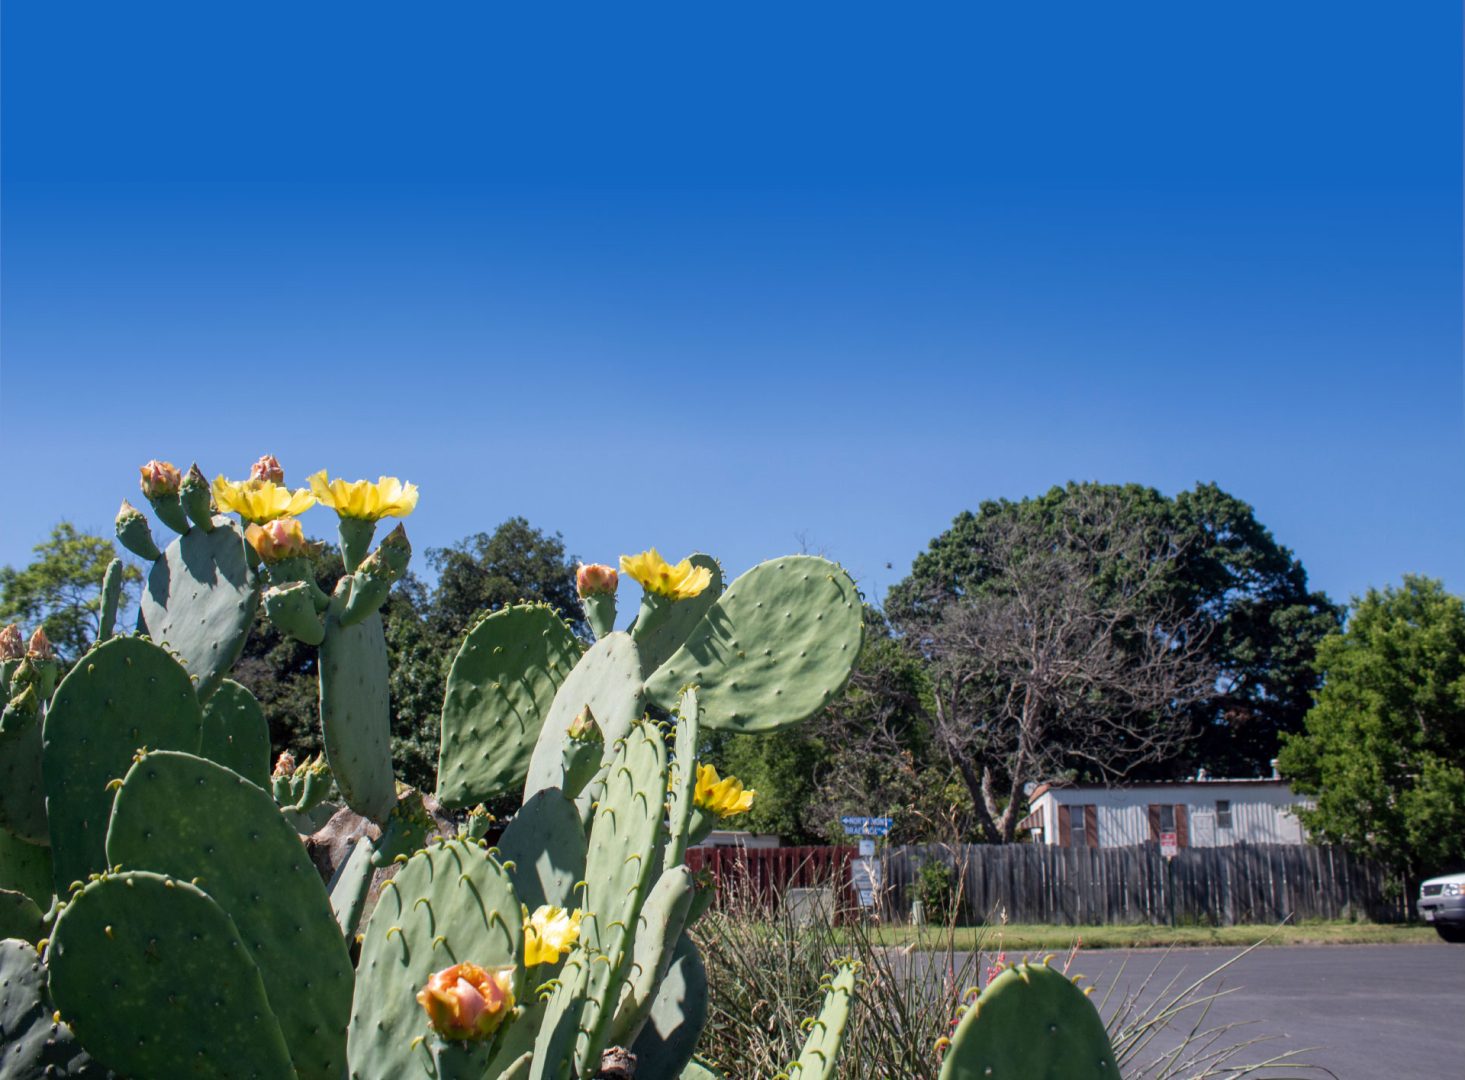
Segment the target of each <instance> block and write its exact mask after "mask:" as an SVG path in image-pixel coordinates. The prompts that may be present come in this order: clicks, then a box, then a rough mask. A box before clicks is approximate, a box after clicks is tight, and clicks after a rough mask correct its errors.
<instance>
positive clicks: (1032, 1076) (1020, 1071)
mask: <svg viewBox="0 0 1465 1080" xmlns="http://www.w3.org/2000/svg"><path fill="white" fill-rule="evenodd" d="M1118 1075H1119V1065H1118V1063H1117V1062H1116V1061H1115V1060H1114V1050H1113V1047H1112V1046H1110V1044H1109V1035H1108V1032H1106V1031H1105V1030H1104V1021H1103V1020H1102V1019H1100V1017H1099V1012H1098V1010H1097V1009H1095V1008H1094V1006H1093V1004H1092V1003H1091V1002H1090V1001H1089V999H1088V997H1087V996H1085V994H1084V992H1083V991H1082V990H1080V989H1079V988H1078V987H1077V986H1075V985H1074V983H1073V981H1072V980H1070V979H1069V978H1068V977H1067V976H1065V975H1063V974H1062V973H1061V972H1058V971H1055V970H1053V969H1052V968H1051V967H1049V966H1048V964H1047V963H1046V962H1044V963H1042V964H1029V963H1026V962H1024V963H1020V964H1015V965H1013V966H1012V967H1010V968H1008V969H1007V970H1006V971H1004V972H1002V973H1001V974H1000V975H998V976H997V977H996V978H995V979H993V980H992V981H991V982H990V983H988V984H987V988H986V989H985V990H983V991H982V994H981V996H980V997H978V998H977V1000H976V1002H975V1003H974V1004H973V1005H972V1006H971V1007H970V1008H968V1009H967V1011H966V1013H965V1015H963V1016H962V1018H961V1021H960V1023H958V1024H957V1026H956V1030H955V1031H954V1032H952V1035H951V1045H950V1046H949V1047H948V1048H947V1050H946V1057H945V1060H944V1061H942V1063H941V1080H1082V1078H1090V1080H1113V1078H1115V1077H1117V1076H1118Z"/></svg>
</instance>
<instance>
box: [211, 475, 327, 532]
mask: <svg viewBox="0 0 1465 1080" xmlns="http://www.w3.org/2000/svg"><path fill="white" fill-rule="evenodd" d="M214 505H215V506H217V507H218V508H219V509H220V510H221V511H223V512H224V513H226V514H227V513H230V512H231V511H232V512H233V513H236V514H238V515H239V516H240V517H241V518H243V519H244V520H245V521H246V522H249V523H251V524H254V525H263V524H265V523H266V522H270V521H274V520H275V519H276V518H284V517H294V516H295V515H296V514H302V513H304V512H305V511H307V510H309V509H310V508H311V507H312V506H314V505H315V496H314V495H312V494H311V493H310V492H308V491H306V490H305V489H304V488H299V489H298V490H296V491H291V490H290V489H289V488H287V487H285V486H284V485H283V484H277V483H275V482H274V481H273V480H240V481H238V482H235V481H233V480H225V479H224V478H223V477H222V476H216V477H214Z"/></svg>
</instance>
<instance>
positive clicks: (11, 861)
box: [0, 829, 53, 911]
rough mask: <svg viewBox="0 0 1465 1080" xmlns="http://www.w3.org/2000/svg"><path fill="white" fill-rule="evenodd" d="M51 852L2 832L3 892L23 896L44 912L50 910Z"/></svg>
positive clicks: (0, 885) (0, 883)
mask: <svg viewBox="0 0 1465 1080" xmlns="http://www.w3.org/2000/svg"><path fill="white" fill-rule="evenodd" d="M52 886H53V882H52V880H51V849H50V848H48V847H43V846H41V845H40V844H28V843H26V842H25V841H24V840H21V839H20V838H19V837H17V836H15V835H14V834H13V833H11V832H9V831H8V830H6V829H0V889H8V890H10V891H11V892H18V893H24V894H25V895H26V896H29V897H30V898H31V899H32V900H34V901H35V902H36V906H37V907H39V908H40V909H41V910H42V911H44V910H46V909H47V908H48V907H50V906H51V895H52Z"/></svg>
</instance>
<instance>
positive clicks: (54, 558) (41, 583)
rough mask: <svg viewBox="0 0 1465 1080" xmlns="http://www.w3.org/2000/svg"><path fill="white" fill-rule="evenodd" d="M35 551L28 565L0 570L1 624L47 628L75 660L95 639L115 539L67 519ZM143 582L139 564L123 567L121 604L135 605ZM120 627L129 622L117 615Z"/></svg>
mask: <svg viewBox="0 0 1465 1080" xmlns="http://www.w3.org/2000/svg"><path fill="white" fill-rule="evenodd" d="M32 550H33V551H34V552H35V554H36V558H35V559H34V560H33V561H32V562H31V563H30V565H28V566H26V567H25V568H24V569H21V570H17V569H15V568H14V567H10V566H6V567H3V568H0V622H5V623H9V622H19V623H23V624H25V627H26V629H27V630H33V629H34V628H35V627H36V626H43V627H45V630H46V636H47V637H49V638H50V639H51V644H52V645H54V646H55V648H56V652H57V654H58V655H59V656H60V657H61V658H62V659H63V660H74V659H76V657H78V656H80V655H81V654H82V653H84V652H85V651H86V650H87V648H88V647H89V646H90V645H91V643H92V642H93V641H95V640H96V637H97V625H98V618H99V616H100V614H101V610H102V577H103V575H105V574H106V572H107V566H108V564H109V563H111V561H112V560H113V559H114V558H115V557H116V552H115V551H114V550H113V547H112V541H111V540H108V539H106V538H104V537H101V536H97V535H96V534H94V533H89V532H82V531H80V530H78V529H77V528H76V526H74V525H72V524H71V522H69V521H63V522H61V523H60V524H58V525H57V526H56V527H55V528H53V529H52V530H51V535H50V536H49V537H47V538H46V540H45V541H44V542H42V543H40V544H37V545H36V546H35V547H34V548H33V549H32ZM141 580H142V573H141V571H139V570H138V568H137V567H135V566H131V565H127V566H125V567H124V570H123V604H122V605H121V606H122V607H124V608H126V607H130V606H131V605H132V603H133V600H134V598H135V597H136V595H137V584H138V582H139V581H141ZM118 625H119V626H125V625H126V624H125V622H123V620H122V619H121V618H119V619H118Z"/></svg>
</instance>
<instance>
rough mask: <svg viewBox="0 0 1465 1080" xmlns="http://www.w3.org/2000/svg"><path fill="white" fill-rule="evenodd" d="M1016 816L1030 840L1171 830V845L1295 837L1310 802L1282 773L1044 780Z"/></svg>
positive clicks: (1115, 840)
mask: <svg viewBox="0 0 1465 1080" xmlns="http://www.w3.org/2000/svg"><path fill="white" fill-rule="evenodd" d="M1028 801H1029V804H1030V805H1031V806H1032V812H1031V813H1030V814H1028V816H1027V817H1026V818H1024V819H1023V821H1022V823H1021V827H1022V828H1024V829H1027V830H1028V831H1029V834H1030V836H1031V839H1032V840H1033V841H1034V842H1035V843H1039V844H1054V845H1058V846H1060V847H1129V846H1131V845H1133V844H1143V843H1146V842H1150V841H1153V842H1155V843H1158V842H1159V840H1160V837H1161V834H1163V833H1173V834H1174V835H1175V839H1176V844H1177V846H1178V847H1182V848H1184V847H1225V846H1227V845H1229V844H1241V843H1246V844H1300V843H1303V842H1304V840H1305V839H1306V835H1305V832H1304V830H1303V828H1302V824H1301V822H1299V821H1298V820H1297V815H1296V814H1295V813H1294V812H1293V810H1294V808H1295V807H1297V806H1308V805H1311V803H1310V801H1309V800H1307V799H1305V798H1302V797H1301V796H1297V795H1294V794H1293V793H1292V789H1291V788H1290V787H1289V786H1288V785H1287V782H1286V781H1284V780H1276V779H1268V780H1211V779H1205V778H1197V779H1195V780H1181V781H1175V782H1172V783H1159V784H1135V785H1132V786H1125V787H1102V786H1099V785H1083V784H1077V785H1073V786H1068V787H1055V786H1052V785H1048V784H1043V785H1041V786H1040V787H1038V788H1037V789H1036V790H1034V791H1033V793H1032V795H1030V796H1029V799H1028Z"/></svg>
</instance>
